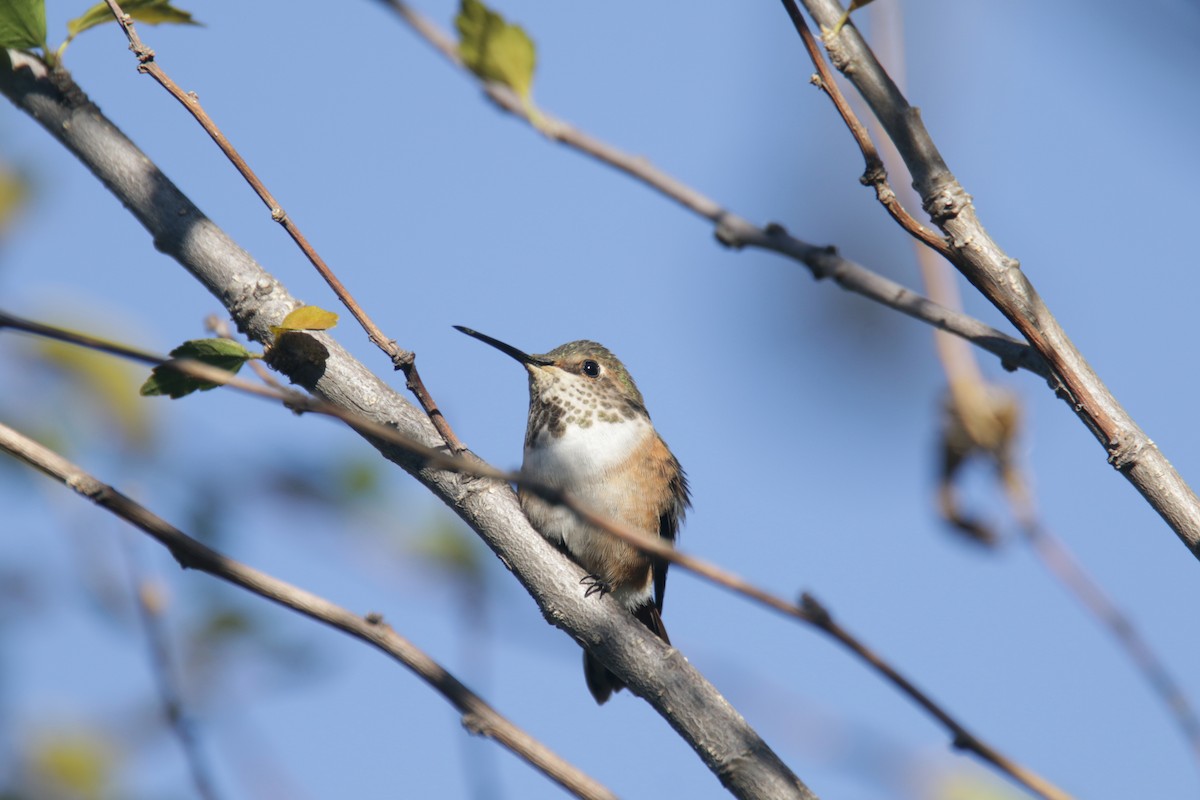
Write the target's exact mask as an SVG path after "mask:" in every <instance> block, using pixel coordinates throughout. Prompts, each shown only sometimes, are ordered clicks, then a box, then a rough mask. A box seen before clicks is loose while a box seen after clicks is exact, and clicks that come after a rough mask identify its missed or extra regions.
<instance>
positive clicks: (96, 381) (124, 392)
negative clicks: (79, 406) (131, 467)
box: [38, 341, 152, 447]
mask: <svg viewBox="0 0 1200 800" xmlns="http://www.w3.org/2000/svg"><path fill="white" fill-rule="evenodd" d="M38 350H39V351H40V353H41V357H42V358H43V359H44V360H45V361H46V363H48V364H50V365H52V366H53V367H54V368H56V369H58V370H59V371H61V373H62V374H63V375H64V376H66V377H68V378H69V379H70V380H72V381H74V382H75V383H76V385H77V386H78V389H79V392H78V394H79V396H80V397H82V398H86V399H85V402H87V403H89V404H92V405H94V406H96V407H98V408H99V409H100V410H102V411H103V412H105V413H106V414H107V415H108V416H109V417H110V418H111V419H112V420H113V422H115V423H116V424H115V426H114V427H115V430H114V432H118V431H119V432H120V433H121V435H122V437H123V438H124V440H125V441H126V442H128V443H130V444H132V445H135V446H137V447H141V446H144V445H146V444H148V443H149V441H150V434H151V430H150V423H151V421H152V418H151V416H150V415H148V414H147V413H146V409H145V407H144V405H143V404H142V403H140V402H139V401H138V400H137V397H136V395H134V393H133V390H134V387H136V386H137V379H138V372H139V371H140V370H138V369H137V368H136V367H134V366H133V365H131V364H127V363H125V362H120V361H116V362H114V361H113V359H112V358H110V357H108V356H105V355H101V354H100V353H97V352H95V351H94V350H87V349H84V348H81V347H76V346H74V345H69V344H65V343H63V342H53V341H46V342H43V343H42V344H40V345H39V346H38Z"/></svg>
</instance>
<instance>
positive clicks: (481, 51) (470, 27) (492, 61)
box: [454, 0, 537, 103]
mask: <svg viewBox="0 0 1200 800" xmlns="http://www.w3.org/2000/svg"><path fill="white" fill-rule="evenodd" d="M454 27H455V28H457V29H458V35H459V41H458V55H459V57H460V58H462V60H463V64H465V65H466V67H467V69H469V70H471V72H474V73H475V74H476V75H478V76H479V77H480V78H483V79H484V80H485V81H496V82H497V83H502V84H504V85H505V86H507V87H509V88H510V89H512V90H513V91H515V92H516V93H517V94H518V95H520V96H521V99H523V100H525V101H526V102H527V103H528V102H529V97H530V93H531V92H532V89H533V70H534V68H535V67H536V66H537V50H536V48H535V47H534V44H533V40H532V39H530V38H529V35H528V34H527V33H525V31H524V29H522V28H521V26H520V25H510V24H509V23H507V22H505V21H504V17H502V16H500V15H499V14H498V13H496V12H495V11H492V10H491V9H490V8H488V7H487V6H485V5H484V4H483V3H482V2H480V0H462V2H461V4H460V5H459V9H458V16H457V17H455V18H454Z"/></svg>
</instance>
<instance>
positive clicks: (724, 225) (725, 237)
mask: <svg viewBox="0 0 1200 800" xmlns="http://www.w3.org/2000/svg"><path fill="white" fill-rule="evenodd" d="M713 236H714V237H716V240H717V241H718V242H720V243H721V244H723V245H724V246H725V247H728V248H730V249H731V250H741V249H742V248H743V247H745V246H746V237H745V236H743V235H742V232H741V231H740V230H738V229H737V227H735V226H734V225H733V224H731V222H730V219H729V215H728V214H722V215H721V218H720V220H718V222H717V226H716V227H715V228H714V229H713Z"/></svg>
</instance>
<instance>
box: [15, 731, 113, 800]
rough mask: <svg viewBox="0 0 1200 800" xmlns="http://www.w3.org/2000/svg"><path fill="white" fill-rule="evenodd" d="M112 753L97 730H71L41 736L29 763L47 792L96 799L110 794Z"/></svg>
mask: <svg viewBox="0 0 1200 800" xmlns="http://www.w3.org/2000/svg"><path fill="white" fill-rule="evenodd" d="M116 755H117V754H116V753H115V752H114V750H113V748H112V745H111V742H110V741H109V740H108V739H106V738H105V737H104V736H103V735H102V734H101V732H99V731H96V732H92V731H80V730H75V731H71V732H69V733H63V734H60V735H58V736H56V737H55V738H44V739H43V741H41V742H39V743H38V745H37V746H36V747H35V748H34V750H33V752H32V754H31V758H30V761H31V762H32V763H31V764H30V765H29V766H30V767H31V771H32V772H33V775H34V780H35V781H36V782H37V784H40V785H41V786H43V787H45V788H46V789H48V790H49V791H48V794H52V795H53V796H59V797H78V798H82V800H100V798H103V797H107V796H110V792H111V790H112V786H111V783H112V773H113V772H114V771H115V768H116V767H117V764H116Z"/></svg>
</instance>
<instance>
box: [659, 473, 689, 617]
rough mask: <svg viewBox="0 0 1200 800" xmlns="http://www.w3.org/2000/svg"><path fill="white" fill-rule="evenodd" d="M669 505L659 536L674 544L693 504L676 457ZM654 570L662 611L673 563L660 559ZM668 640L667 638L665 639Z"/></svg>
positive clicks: (669, 475) (669, 481)
mask: <svg viewBox="0 0 1200 800" xmlns="http://www.w3.org/2000/svg"><path fill="white" fill-rule="evenodd" d="M666 478H667V488H668V490H669V491H668V492H667V503H666V505H665V506H664V507H663V510H662V512H661V513H660V514H659V516H658V535H659V536H660V537H662V538H663V539H666V540H667V541H669V542H671V543H674V542H675V539H676V538H677V537H678V536H679V523H680V522H682V521H683V515H684V514H685V513H686V512H687V508H688V506H690V505H691V504H692V498H691V493H690V492H689V491H688V482H687V475H685V474H684V472H683V467H681V466H679V461H678V460H677V459H676V458H675V456H674V455H672V456H671V458H670V460H669V461H668V463H667V476H666ZM652 563H653V570H654V605H655V606H657V608H658V611H659V612H661V611H662V607H663V595H664V594H666V591H667V568H668V567H669V566H671V562H669V561H663V560H662V559H660V558H656V559H653V561H652ZM663 638H664V639H665V638H666V637H665V636H664V637H663Z"/></svg>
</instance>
